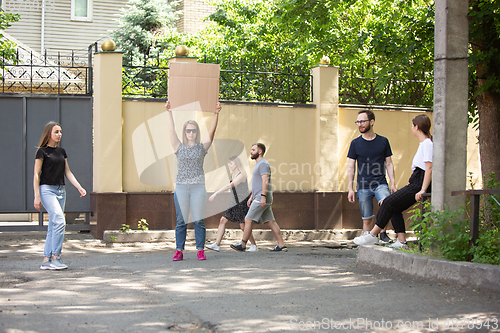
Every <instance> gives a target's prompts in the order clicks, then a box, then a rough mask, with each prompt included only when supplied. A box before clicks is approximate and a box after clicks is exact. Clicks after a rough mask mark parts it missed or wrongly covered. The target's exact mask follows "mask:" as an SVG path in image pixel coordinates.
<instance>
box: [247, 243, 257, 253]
mask: <svg viewBox="0 0 500 333" xmlns="http://www.w3.org/2000/svg"><path fill="white" fill-rule="evenodd" d="M257 251H259V249H258V248H257V245H253V244H252V245H250V247H249V248H248V249H247V252H257Z"/></svg>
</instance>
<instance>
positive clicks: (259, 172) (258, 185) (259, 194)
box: [231, 143, 287, 252]
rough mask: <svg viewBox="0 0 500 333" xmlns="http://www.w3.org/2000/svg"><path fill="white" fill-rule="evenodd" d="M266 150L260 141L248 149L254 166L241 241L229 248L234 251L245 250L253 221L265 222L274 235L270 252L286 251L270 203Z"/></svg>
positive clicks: (270, 185)
mask: <svg viewBox="0 0 500 333" xmlns="http://www.w3.org/2000/svg"><path fill="white" fill-rule="evenodd" d="M265 152H266V146H264V144H262V143H254V144H253V145H252V149H251V150H250V156H251V157H252V160H255V161H256V162H257V163H256V164H255V168H254V169H253V173H252V194H251V195H250V199H248V202H247V205H248V207H250V209H249V210H248V213H247V215H246V216H245V229H244V231H243V238H242V239H241V242H239V243H236V244H231V248H232V249H233V250H236V251H245V249H246V244H247V241H248V238H249V237H250V235H251V234H252V223H253V221H255V222H257V223H259V220H262V223H267V224H268V226H269V228H271V231H272V232H273V234H274V237H276V240H277V241H278V245H276V247H275V248H274V249H272V250H271V252H281V251H283V252H286V251H287V248H286V246H285V242H284V241H283V237H281V229H280V227H279V225H278V224H277V223H276V221H275V220H274V215H273V210H272V208H271V204H272V203H273V192H272V183H271V166H270V165H269V163H268V162H267V161H266V159H265V158H264V157H263V156H264V153H265Z"/></svg>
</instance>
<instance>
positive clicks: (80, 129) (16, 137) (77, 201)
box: [0, 94, 92, 231]
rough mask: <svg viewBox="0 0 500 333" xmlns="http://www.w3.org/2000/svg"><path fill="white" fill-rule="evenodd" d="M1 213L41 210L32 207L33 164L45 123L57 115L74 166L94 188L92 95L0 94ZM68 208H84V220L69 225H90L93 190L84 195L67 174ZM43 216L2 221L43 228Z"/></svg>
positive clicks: (73, 210)
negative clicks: (27, 221)
mask: <svg viewBox="0 0 500 333" xmlns="http://www.w3.org/2000/svg"><path fill="white" fill-rule="evenodd" d="M0 119H1V121H0V151H1V152H2V157H1V162H0V163H1V167H0V184H1V188H2V190H1V191H0V213H38V211H37V210H35V208H34V207H33V200H34V194H33V167H34V161H35V153H36V149H37V146H38V144H39V141H40V137H41V135H42V131H43V128H44V126H45V125H46V124H47V123H48V122H49V121H57V122H59V123H60V124H61V126H62V129H63V137H62V140H61V143H60V146H61V147H63V148H64V149H65V150H66V152H67V154H68V163H69V166H70V168H71V171H72V172H73V174H74V175H75V176H76V178H77V179H78V181H79V182H80V184H81V185H82V186H83V187H84V188H85V189H86V190H87V192H90V191H92V97H91V96H75V95H73V96H48V97H42V96H40V95H36V94H30V95H25V96H19V95H13V96H1V95H0ZM66 191H67V198H66V209H65V212H66V213H67V215H68V213H85V216H86V218H85V221H84V222H83V223H82V224H80V225H75V224H68V225H67V228H68V229H69V230H89V229H90V225H89V216H88V215H89V212H90V199H89V195H87V196H86V197H84V198H80V194H79V193H78V191H77V190H76V188H75V187H74V186H72V185H71V183H69V181H67V180H66ZM45 228H46V227H44V226H43V216H42V215H41V214H39V218H38V225H34V226H33V225H30V226H5V223H4V225H2V226H0V231H7V230H44V229H45Z"/></svg>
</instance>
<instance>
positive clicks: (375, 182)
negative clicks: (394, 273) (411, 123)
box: [347, 110, 397, 243]
mask: <svg viewBox="0 0 500 333" xmlns="http://www.w3.org/2000/svg"><path fill="white" fill-rule="evenodd" d="M374 124H375V114H373V112H372V111H370V110H361V111H359V112H358V118H357V120H356V125H358V129H359V132H360V133H361V135H360V136H359V137H357V138H356V139H354V140H352V142H351V146H350V147H349V152H348V153H347V158H348V162H349V165H348V169H347V178H348V186H349V193H348V195H347V199H348V200H349V202H351V203H353V202H354V201H355V197H354V189H353V183H354V166H355V164H356V161H357V162H358V167H357V170H358V177H357V190H358V200H359V208H360V210H361V215H362V219H363V235H364V234H366V233H368V232H370V230H371V228H372V226H371V223H372V219H373V216H374V215H373V197H375V198H377V201H378V204H379V206H380V205H381V204H382V201H383V200H384V198H386V197H388V196H389V195H390V194H391V193H394V192H396V190H397V189H396V185H395V183H394V166H393V164H392V159H391V156H392V151H391V146H390V144H389V140H387V138H385V137H383V136H381V135H378V134H376V133H375V131H374V129H373V125H374ZM386 169H387V175H388V176H389V180H390V182H391V190H390V192H389V186H388V185H387V180H386V178H385V173H386ZM380 242H381V243H389V242H391V239H390V238H389V237H388V236H387V233H386V230H385V229H384V230H382V232H381V233H380Z"/></svg>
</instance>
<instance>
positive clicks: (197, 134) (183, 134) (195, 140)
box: [182, 120, 201, 145]
mask: <svg viewBox="0 0 500 333" xmlns="http://www.w3.org/2000/svg"><path fill="white" fill-rule="evenodd" d="M189 124H191V125H194V126H196V138H195V139H194V142H195V143H200V141H201V140H200V126H198V123H197V122H196V121H195V120H188V121H186V122H185V123H184V127H182V143H183V144H184V145H186V144H187V143H188V139H187V137H186V127H187V125H189Z"/></svg>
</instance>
